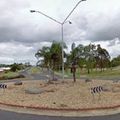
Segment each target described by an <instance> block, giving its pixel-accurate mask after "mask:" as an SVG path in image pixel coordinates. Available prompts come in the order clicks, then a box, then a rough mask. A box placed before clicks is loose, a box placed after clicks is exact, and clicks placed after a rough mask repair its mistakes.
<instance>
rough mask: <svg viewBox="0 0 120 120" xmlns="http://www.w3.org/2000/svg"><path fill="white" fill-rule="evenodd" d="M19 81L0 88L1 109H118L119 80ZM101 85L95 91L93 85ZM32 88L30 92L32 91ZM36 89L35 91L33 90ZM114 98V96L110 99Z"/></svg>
mask: <svg viewBox="0 0 120 120" xmlns="http://www.w3.org/2000/svg"><path fill="white" fill-rule="evenodd" d="M22 83H23V84H22V85H15V84H14V82H10V83H6V84H7V86H8V88H7V89H5V90H4V91H2V90H1V91H0V94H1V98H0V105H1V109H3V110H10V111H14V112H16V111H20V112H22V113H29V114H38V115H49V116H72V117H73V116H100V115H110V114H116V113H120V101H119V96H120V92H119V83H113V82H112V81H109V80H104V81H103V80H93V81H91V82H88V83H86V82H85V81H83V80H77V82H76V83H73V82H72V81H71V80H65V81H64V82H63V81H52V82H48V81H38V80H37V81H23V82H22ZM97 85H102V86H104V87H105V88H106V91H104V92H103V93H101V99H100V100H99V99H98V98H99V95H98V94H97V95H95V96H94V99H93V96H92V95H91V93H90V88H91V87H93V86H97ZM31 91H32V93H31ZM36 92H37V93H36ZM113 98H114V99H113Z"/></svg>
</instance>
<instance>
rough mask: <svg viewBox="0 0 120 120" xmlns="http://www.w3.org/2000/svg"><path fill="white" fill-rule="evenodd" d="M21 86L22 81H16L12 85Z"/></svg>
mask: <svg viewBox="0 0 120 120" xmlns="http://www.w3.org/2000/svg"><path fill="white" fill-rule="evenodd" d="M22 84H23V83H22V81H17V82H15V83H14V85H22Z"/></svg>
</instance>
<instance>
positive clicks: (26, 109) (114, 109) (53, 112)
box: [0, 103, 120, 117]
mask: <svg viewBox="0 0 120 120" xmlns="http://www.w3.org/2000/svg"><path fill="white" fill-rule="evenodd" d="M0 105H2V106H3V107H2V108H3V110H4V106H6V109H5V110H8V111H14V112H20V113H27V114H38V115H48V116H78V117H79V116H81V117H83V116H102V115H111V114H117V113H120V105H115V106H107V107H94V108H78V109H75V108H49V107H39V106H38V107H37V106H23V105H14V104H8V103H0ZM7 107H8V108H9V107H10V108H11V109H7ZM2 108H1V107H0V109H2ZM16 108H19V109H21V110H20V111H18V110H17V111H16Z"/></svg>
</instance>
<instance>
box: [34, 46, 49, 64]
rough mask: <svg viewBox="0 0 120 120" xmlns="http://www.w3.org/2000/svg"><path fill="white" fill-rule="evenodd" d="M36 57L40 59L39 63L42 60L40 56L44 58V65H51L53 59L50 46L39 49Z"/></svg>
mask: <svg viewBox="0 0 120 120" xmlns="http://www.w3.org/2000/svg"><path fill="white" fill-rule="evenodd" d="M35 57H36V58H37V59H38V62H37V64H39V62H40V61H41V60H40V58H43V61H44V62H43V63H42V64H43V66H47V65H49V64H50V60H51V58H50V57H51V53H50V47H45V46H43V47H42V49H39V50H38V51H37V53H35Z"/></svg>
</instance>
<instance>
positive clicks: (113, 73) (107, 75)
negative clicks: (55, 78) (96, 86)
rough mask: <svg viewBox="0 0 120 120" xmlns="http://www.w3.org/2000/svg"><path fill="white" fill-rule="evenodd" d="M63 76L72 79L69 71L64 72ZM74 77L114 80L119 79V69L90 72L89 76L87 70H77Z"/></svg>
mask: <svg viewBox="0 0 120 120" xmlns="http://www.w3.org/2000/svg"><path fill="white" fill-rule="evenodd" d="M65 75H66V76H68V77H72V73H71V72H70V69H69V70H66V71H65ZM76 77H77V78H82V77H85V78H86V77H88V78H102V79H114V78H120V67H119V68H118V67H117V69H116V68H113V69H106V70H104V71H102V72H101V71H100V70H97V71H96V70H95V69H94V70H92V71H90V74H88V73H87V70H86V69H84V70H82V71H81V70H80V69H77V71H76Z"/></svg>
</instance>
